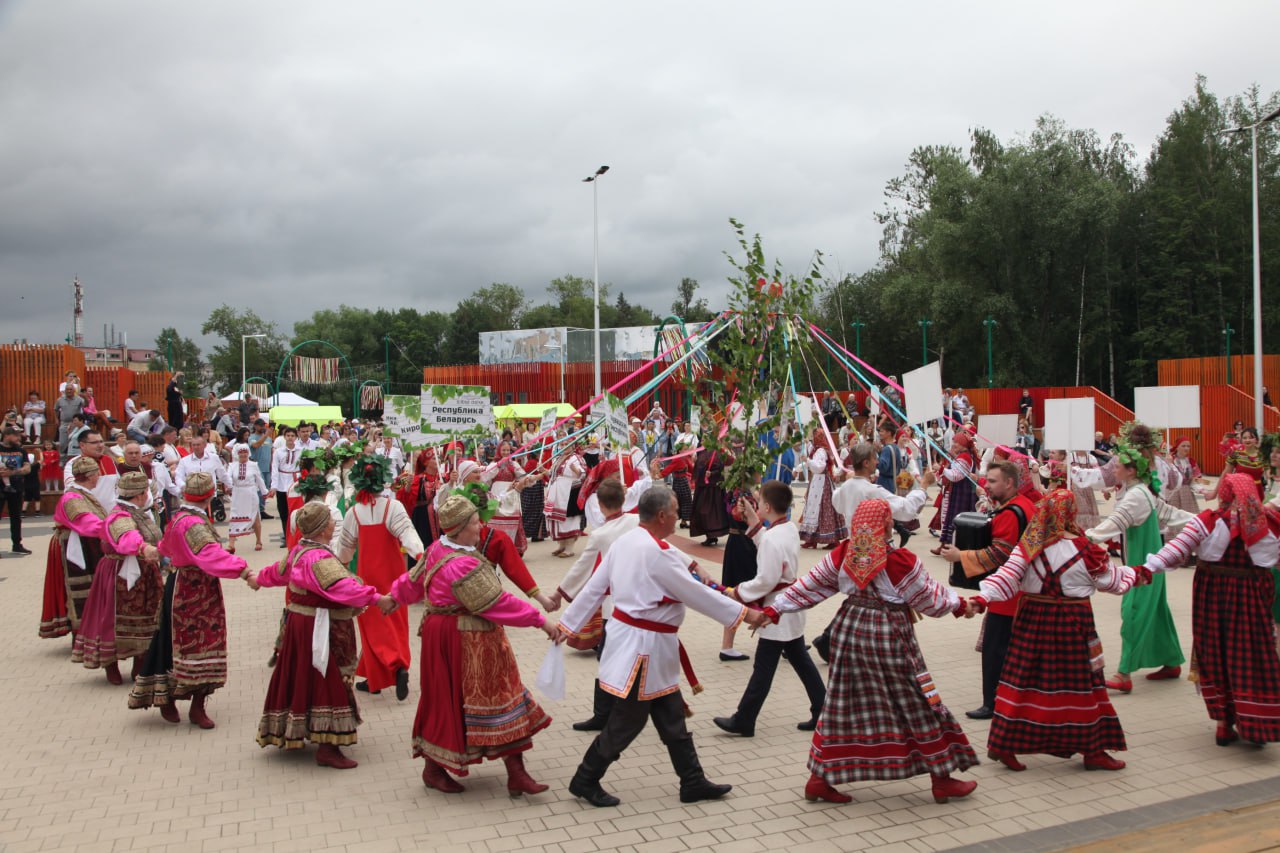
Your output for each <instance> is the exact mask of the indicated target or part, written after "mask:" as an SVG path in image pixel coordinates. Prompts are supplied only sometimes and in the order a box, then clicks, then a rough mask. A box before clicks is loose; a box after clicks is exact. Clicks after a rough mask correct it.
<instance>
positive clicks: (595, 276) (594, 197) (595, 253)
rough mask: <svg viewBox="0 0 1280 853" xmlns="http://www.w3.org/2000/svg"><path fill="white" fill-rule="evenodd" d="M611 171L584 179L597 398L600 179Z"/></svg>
mask: <svg viewBox="0 0 1280 853" xmlns="http://www.w3.org/2000/svg"><path fill="white" fill-rule="evenodd" d="M607 171H609V167H608V166H601V167H600V168H599V169H596V171H595V174H593V175H588V176H587V177H585V178H583V179H582V182H583V183H584V184H591V230H592V243H593V250H592V266H593V273H592V280H593V281H594V282H595V286H594V288H593V289H592V293H593V294H594V298H593V299H592V300H591V304H592V306H593V307H594V309H595V369H596V396H597V397H599V396H600V391H601V385H600V191H599V185H600V178H601V176H603V175H604V173H605V172H607Z"/></svg>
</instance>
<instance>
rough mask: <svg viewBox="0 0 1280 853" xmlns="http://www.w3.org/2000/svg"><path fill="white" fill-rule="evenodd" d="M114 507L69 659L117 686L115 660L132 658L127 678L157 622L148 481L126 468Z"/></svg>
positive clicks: (154, 528) (159, 590)
mask: <svg viewBox="0 0 1280 853" xmlns="http://www.w3.org/2000/svg"><path fill="white" fill-rule="evenodd" d="M116 492H117V495H118V497H117V498H116V505H115V508H114V509H112V510H111V513H110V514H109V515H108V516H107V518H106V521H105V522H104V530H103V534H102V537H101V543H102V559H101V560H99V561H98V567H97V569H95V570H94V574H93V586H92V587H91V588H90V590H89V598H88V600H86V601H85V603H84V615H83V618H82V619H81V622H80V632H79V633H78V634H76V639H75V643H74V644H73V645H72V647H71V660H72V661H73V662H75V663H83V664H84V665H85V668H86V669H98V668H100V667H101V668H102V669H104V670H105V671H106V676H107V681H109V682H111V683H112V684H122V683H123V681H124V679H123V678H122V677H121V675H120V665H119V663H118V662H119V661H122V660H132V661H133V673H132V674H131V675H130V676H129V679H130V680H131V681H132V680H133V678H134V677H135V676H136V675H137V674H138V667H139V666H140V665H141V663H142V656H143V655H144V654H145V653H146V651H147V647H148V646H150V645H151V638H152V636H154V635H155V633H156V629H157V628H159V626H160V599H161V597H162V595H163V593H164V578H163V577H162V576H161V574H160V552H159V551H158V550H157V549H156V545H158V544H159V543H160V537H161V533H160V526H159V525H158V524H156V522H155V518H154V517H153V516H152V515H151V509H150V507H151V483H150V481H149V480H148V479H147V475H146V474H144V473H142V472H141V471H130V472H128V473H127V474H125V475H124V476H122V477H121V478H120V482H119V484H118V485H117V486H116Z"/></svg>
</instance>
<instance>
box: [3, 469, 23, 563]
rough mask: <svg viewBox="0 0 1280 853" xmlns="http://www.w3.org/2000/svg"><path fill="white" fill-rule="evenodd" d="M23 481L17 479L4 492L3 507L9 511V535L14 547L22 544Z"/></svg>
mask: <svg viewBox="0 0 1280 853" xmlns="http://www.w3.org/2000/svg"><path fill="white" fill-rule="evenodd" d="M22 487H23V483H22V481H21V480H19V481H18V482H17V483H16V484H15V485H13V486H10V487H9V490H8V491H6V492H5V493H4V509H5V512H7V513H9V537H10V538H11V539H13V544H14V547H17V546H18V545H21V544H22V504H23V500H22V499H23V488H22Z"/></svg>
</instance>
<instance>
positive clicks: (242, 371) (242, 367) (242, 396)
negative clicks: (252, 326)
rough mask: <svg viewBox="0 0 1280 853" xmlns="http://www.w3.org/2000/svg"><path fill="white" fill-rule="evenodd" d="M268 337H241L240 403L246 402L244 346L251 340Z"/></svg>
mask: <svg viewBox="0 0 1280 853" xmlns="http://www.w3.org/2000/svg"><path fill="white" fill-rule="evenodd" d="M265 337H266V335H241V336H240V402H242V403H243V402H244V383H245V381H246V380H247V375H246V374H245V368H244V344H245V341H247V340H249V338H265Z"/></svg>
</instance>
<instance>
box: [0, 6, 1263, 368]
mask: <svg viewBox="0 0 1280 853" xmlns="http://www.w3.org/2000/svg"><path fill="white" fill-rule="evenodd" d="M865 6H867V4H837V3H812V2H810V3H789V4H785V5H784V4H773V3H759V2H757V3H729V2H704V3H697V4H690V3H656V4H654V3H650V4H645V5H644V6H643V7H640V6H636V7H625V8H624V7H620V6H617V5H614V4H588V3H576V4H569V3H538V4H529V3H484V4H449V5H448V6H446V5H445V4H436V3H415V2H374V3H361V4H353V3H337V2H320V0H312V2H305V3H304V2H292V3H291V2H274V3H253V2H220V3H216V4H214V3H205V4H192V3H182V4H176V3H169V4H165V3H154V2H128V0H117V2H112V3H109V4H104V3H100V2H91V0H82V2H70V0H68V2H63V0H39V2H36V0H26V2H16V3H10V4H7V5H6V6H4V7H0V8H2V9H3V10H2V11H0V115H3V117H4V127H5V132H4V133H3V134H0V188H3V198H4V204H3V205H2V206H0V284H2V285H3V289H4V292H5V294H6V295H7V296H8V299H7V300H6V304H7V307H8V309H9V310H7V311H6V312H5V313H4V315H3V316H0V340H10V339H13V338H18V337H26V338H29V339H33V340H58V339H61V338H62V337H63V336H64V335H65V334H66V333H67V330H68V327H69V324H70V317H69V314H70V311H69V304H70V296H69V285H70V281H71V279H72V277H73V276H74V275H79V276H80V278H81V280H82V281H83V282H84V283H85V285H86V288H87V293H88V297H87V309H88V314H87V319H86V327H87V330H88V333H89V334H88V337H89V341H90V342H95V341H96V339H97V337H98V336H99V335H100V330H101V328H102V324H103V323H104V322H105V323H114V324H115V326H116V327H117V329H123V330H127V331H128V333H129V339H130V342H131V343H134V344H144V343H148V342H150V340H151V339H152V338H153V337H154V335H155V333H156V332H157V331H158V330H159V329H160V328H161V327H162V326H165V325H176V326H177V327H178V328H179V329H180V330H181V331H182V332H183V333H185V334H189V335H192V336H196V335H197V333H198V330H199V325H200V323H201V322H202V321H203V320H204V318H205V317H206V316H207V315H208V313H209V311H210V310H211V309H212V308H214V307H216V306H217V305H218V304H220V303H222V302H224V301H226V302H230V303H233V304H238V305H242V306H252V307H253V308H254V309H255V310H257V311H258V312H259V313H261V314H263V315H264V316H266V317H268V318H269V319H272V320H275V321H277V322H278V323H280V324H281V325H282V327H284V328H285V329H286V330H288V329H289V328H290V327H291V324H292V322H293V321H294V320H297V319H301V318H303V317H305V316H308V315H309V314H310V313H311V311H312V310H314V309H315V308H319V307H326V306H332V305H337V304H338V303H341V302H346V303H348V304H359V305H365V306H369V307H377V306H389V307H397V306H401V305H409V306H413V307H417V308H420V309H427V308H436V309H441V310H449V309H451V308H452V307H453V305H454V304H456V302H457V300H458V299H459V298H461V297H463V296H465V295H467V294H469V293H470V292H471V291H472V290H474V289H475V288H477V287H481V286H483V285H485V284H488V283H489V282H491V281H507V282H511V283H513V284H516V285H518V286H521V287H523V288H525V289H526V291H527V292H529V294H530V296H531V297H533V298H535V299H542V298H543V297H544V295H545V286H546V282H547V281H549V280H550V279H551V278H554V277H556V276H559V275H562V274H564V273H575V274H579V275H590V271H591V188H590V186H589V185H586V184H581V183H579V180H580V179H581V178H582V177H583V176H585V175H587V174H589V173H590V172H591V171H592V170H594V169H595V167H596V166H598V165H600V164H602V163H607V164H609V165H610V166H611V167H612V170H611V171H610V173H609V174H608V175H607V176H606V177H605V178H604V180H603V181H602V182H601V184H600V186H599V193H600V242H601V276H602V278H604V279H606V280H609V281H612V282H613V283H614V285H615V287H616V288H621V289H623V290H625V291H626V292H627V295H628V297H629V298H630V299H631V300H632V301H633V302H640V303H642V304H647V305H649V306H650V307H653V308H655V309H662V308H664V307H665V306H666V305H667V304H668V303H669V302H670V301H671V299H672V297H673V295H674V288H675V283H676V282H677V281H678V280H679V279H680V277H682V276H686V275H690V276H694V277H696V278H698V279H699V280H700V281H701V282H702V283H703V285H704V289H705V290H706V291H707V295H709V296H711V297H712V298H713V300H714V298H715V297H716V296H717V295H719V294H722V293H723V288H724V284H723V282H724V278H725V276H726V275H727V273H728V272H729V269H728V267H727V265H726V264H725V262H724V259H723V257H722V254H721V253H722V252H723V251H725V250H731V249H733V248H734V244H733V240H732V234H731V233H730V231H729V228H728V226H727V223H726V220H727V218H728V217H729V216H736V217H738V218H740V219H742V220H743V221H744V222H746V224H747V225H748V227H749V228H750V229H752V230H756V231H760V232H761V233H762V234H764V235H765V237H766V240H767V246H768V249H769V250H770V252H771V253H773V254H775V255H777V256H779V257H781V258H782V259H783V260H784V262H786V263H787V264H788V265H789V266H790V267H792V268H793V269H795V270H797V271H799V270H801V269H802V268H803V266H804V264H805V262H806V261H807V259H808V257H809V254H810V252H811V251H812V250H813V249H815V248H819V249H822V250H823V251H824V252H826V253H827V254H828V258H829V263H830V269H831V271H832V272H833V273H836V272H852V273H857V272H861V271H863V270H865V269H866V268H868V267H869V266H871V265H872V264H874V263H875V261H876V252H877V240H878V238H879V229H878V227H877V226H876V224H875V222H874V221H873V219H872V214H873V213H874V212H875V211H876V210H878V209H879V208H880V207H881V204H882V191H883V187H884V183H885V181H887V180H888V179H890V178H892V177H893V176H895V175H897V174H899V173H900V172H901V171H902V168H903V164H904V162H905V161H906V159H907V156H908V154H909V153H910V150H911V149H912V148H913V147H914V146H916V145H920V144H926V143H950V144H958V145H963V144H965V142H966V141H967V138H968V132H969V129H970V128H972V127H974V126H979V125H980V126H985V127H988V128H990V129H992V130H993V131H995V132H996V133H997V134H999V135H1000V136H1001V137H1003V138H1009V137H1011V136H1012V135H1014V134H1017V133H1020V132H1026V131H1028V130H1030V128H1031V127H1032V126H1033V123H1034V121H1035V119H1036V117H1037V116H1038V115H1040V114H1042V113H1044V112H1052V113H1054V114H1056V115H1058V116H1060V117H1061V118H1062V119H1064V120H1065V121H1066V122H1067V123H1068V124H1070V125H1072V126H1077V127H1093V128H1095V129H1097V130H1098V131H1099V133H1101V134H1102V135H1104V136H1106V135H1107V134H1110V133H1112V132H1116V131H1118V132H1121V133H1123V134H1124V135H1125V136H1126V137H1127V138H1128V140H1129V141H1130V142H1131V143H1133V144H1134V145H1135V146H1136V147H1137V149H1138V150H1139V152H1140V153H1145V152H1146V151H1147V150H1148V149H1149V147H1150V145H1151V143H1152V142H1153V140H1154V139H1155V138H1156V136H1157V135H1158V134H1159V133H1160V131H1161V129H1162V127H1163V123H1164V120H1165V117H1166V116H1167V115H1168V114H1169V113H1170V112H1171V111H1173V110H1174V109H1175V108H1176V107H1177V105H1178V104H1179V102H1180V101H1181V100H1182V99H1183V98H1185V97H1186V96H1187V95H1188V94H1189V93H1190V91H1191V88H1192V85H1193V82H1194V76H1195V74H1196V73H1204V74H1206V75H1208V77H1209V84H1210V87H1211V88H1212V89H1213V90H1214V91H1216V92H1218V93H1219V94H1220V95H1229V94H1234V93H1237V92H1240V91H1242V90H1243V89H1244V88H1245V87H1247V86H1248V85H1250V84H1251V83H1253V82H1258V83H1260V84H1261V85H1262V86H1263V87H1264V88H1266V87H1275V86H1276V85H1278V81H1276V80H1275V79H1273V78H1269V77H1268V76H1267V75H1268V72H1272V71H1273V68H1274V65H1273V63H1272V62H1271V61H1270V57H1271V56H1272V51H1271V49H1270V46H1269V44H1268V42H1267V40H1266V39H1267V34H1268V33H1270V32H1274V31H1275V29H1276V24H1277V23H1278V22H1280V7H1276V6H1274V5H1273V4H1257V3H1243V2H1238V3H1231V2H1227V3H1221V4H1218V5H1216V6H1215V7H1214V9H1213V13H1212V14H1206V11H1205V7H1204V6H1203V4H1198V3H1189V2H1184V3H1162V4H1118V5H1117V4H1113V3H1106V4H1104V3H1077V4H1072V5H1070V6H1063V5H1056V6H1053V7H1047V6H1044V4H1025V3H1001V4H982V5H978V6H973V5H966V6H959V5H955V4H948V3H941V2H938V3H901V4H894V5H892V6H887V5H885V6H875V7H874V8H864V7H865Z"/></svg>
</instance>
